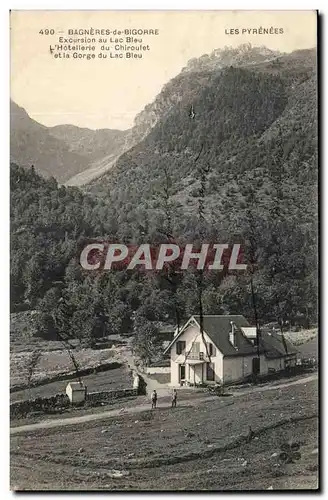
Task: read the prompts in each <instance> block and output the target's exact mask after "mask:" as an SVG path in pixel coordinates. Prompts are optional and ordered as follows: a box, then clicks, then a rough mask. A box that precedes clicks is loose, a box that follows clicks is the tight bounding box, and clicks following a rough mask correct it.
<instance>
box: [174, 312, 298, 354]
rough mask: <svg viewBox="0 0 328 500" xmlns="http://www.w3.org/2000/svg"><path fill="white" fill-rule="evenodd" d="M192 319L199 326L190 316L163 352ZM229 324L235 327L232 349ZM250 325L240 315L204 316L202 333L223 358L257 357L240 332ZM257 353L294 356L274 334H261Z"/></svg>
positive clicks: (249, 342) (291, 349)
mask: <svg viewBox="0 0 328 500" xmlns="http://www.w3.org/2000/svg"><path fill="white" fill-rule="evenodd" d="M192 319H194V320H195V321H196V323H197V324H198V326H199V321H200V318H199V316H197V315H195V316H192V317H191V318H190V319H189V321H188V322H186V324H185V325H184V326H183V328H182V329H181V331H180V333H179V334H178V335H176V336H175V337H174V339H173V340H172V342H170V344H169V345H168V346H167V348H166V349H165V352H167V351H168V350H169V349H170V347H171V346H172V345H173V344H174V343H175V342H176V340H177V339H178V338H179V337H180V335H181V334H182V333H183V332H184V331H185V329H186V327H187V326H188V325H189V323H190V322H191V320H192ZM231 322H233V323H234V325H235V342H236V347H234V346H233V345H232V344H231V342H230V340H229V334H230V332H231ZM250 326H251V325H250V324H249V322H248V321H247V319H246V318H245V317H244V316H242V315H222V316H220V315H214V316H211V315H205V316H203V328H204V332H205V333H206V334H207V335H208V336H209V338H210V339H211V340H212V342H213V344H214V345H215V346H216V347H217V348H218V349H219V351H220V352H221V353H222V354H223V356H248V355H257V353H258V349H257V346H256V345H254V344H253V343H252V342H251V341H250V340H249V339H248V338H247V337H246V335H245V334H244V333H243V332H242V330H241V328H242V327H250ZM259 343H260V346H259V351H260V353H261V354H264V355H265V356H266V357H267V358H276V357H282V356H286V355H290V354H296V353H297V350H296V349H295V347H294V346H293V345H292V344H291V343H290V342H288V341H287V340H285V339H284V337H282V336H281V335H279V334H277V333H274V334H269V333H267V332H265V331H264V332H262V331H261V334H260V339H259Z"/></svg>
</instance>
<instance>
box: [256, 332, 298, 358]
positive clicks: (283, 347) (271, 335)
mask: <svg viewBox="0 0 328 500" xmlns="http://www.w3.org/2000/svg"><path fill="white" fill-rule="evenodd" d="M260 346H261V348H262V350H263V351H264V354H265V356H266V357H267V358H281V357H282V356H288V355H291V354H297V352H298V351H297V349H296V347H295V346H294V345H293V344H292V343H291V342H289V340H287V339H286V338H285V337H284V336H282V335H281V334H279V333H277V332H268V331H266V330H261V335H260Z"/></svg>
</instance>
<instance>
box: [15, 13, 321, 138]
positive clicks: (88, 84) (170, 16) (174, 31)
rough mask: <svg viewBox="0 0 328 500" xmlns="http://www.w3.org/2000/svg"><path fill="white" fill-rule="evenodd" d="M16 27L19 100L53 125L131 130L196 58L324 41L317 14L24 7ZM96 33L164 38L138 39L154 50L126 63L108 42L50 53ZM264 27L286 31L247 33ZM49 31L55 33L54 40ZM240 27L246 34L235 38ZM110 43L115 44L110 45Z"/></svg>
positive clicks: (303, 46)
mask: <svg viewBox="0 0 328 500" xmlns="http://www.w3.org/2000/svg"><path fill="white" fill-rule="evenodd" d="M10 25H11V28H10V30H11V91H10V93H11V98H12V99H13V100H14V101H15V102H16V103H17V104H18V105H19V106H22V107H23V108H25V110H26V111H27V112H28V114H29V115H30V116H31V118H33V119H35V120H37V121H38V122H40V123H42V124H44V125H46V126H54V125H59V124H73V125H76V126H79V127H88V128H91V129H99V128H111V129H121V130H124V129H127V128H130V127H131V126H132V125H133V121H134V118H135V116H136V115H137V114H138V113H139V112H140V111H142V109H143V108H144V107H145V106H146V105H147V104H148V103H150V102H152V101H153V100H154V98H155V97H156V95H157V94H158V93H159V92H160V91H161V89H162V87H163V85H164V84H165V83H167V82H168V81H169V80H170V79H171V78H173V77H174V76H176V75H177V74H178V73H179V72H180V71H181V69H182V68H183V67H184V66H186V64H187V62H188V60H189V59H192V58H193V57H200V56H201V55H203V54H207V53H210V52H212V51H213V50H214V49H217V48H222V47H224V46H234V47H235V46H238V45H240V44H242V43H247V42H250V43H251V44H252V45H256V46H259V45H265V46H266V47H268V48H270V49H273V50H280V51H283V52H291V51H293V50H296V49H306V48H312V47H315V46H316V37H317V33H316V13H315V12H314V11H46V10H44V11H23V10H21V11H12V12H11V22H10ZM90 28H93V29H95V30H96V29H111V30H115V29H133V28H136V29H153V30H156V29H157V30H158V32H159V34H158V35H152V36H150V35H148V36H142V35H135V36H134V37H135V38H142V39H143V40H142V45H149V47H150V50H149V51H144V52H143V58H142V59H139V58H137V59H131V58H130V59H126V58H125V53H124V52H122V53H123V56H124V58H123V59H109V58H107V59H100V58H99V57H98V52H100V50H99V48H100V46H101V45H102V44H100V45H99V44H97V50H96V54H97V57H96V58H95V59H92V60H86V59H73V58H72V57H71V58H69V59H59V58H57V59H55V58H54V56H53V54H51V53H50V45H51V46H52V47H53V46H54V45H55V44H56V43H58V41H57V39H58V37H59V36H63V37H64V38H69V36H68V30H69V29H90ZM260 28H267V29H270V28H282V29H283V34H275V33H272V34H269V35H267V34H265V35H264V34H260V33H257V34H248V33H246V34H242V33H241V30H242V29H251V30H253V29H256V30H259V29H260ZM46 29H49V30H51V29H53V30H54V31H55V34H54V35H50V34H49V35H46V34H45V30H46ZM236 29H239V30H240V32H239V34H236V32H235V31H234V33H233V34H227V32H229V33H230V30H236ZM41 30H43V34H41V33H40V31H41ZM60 31H61V32H63V33H59V32H60ZM84 36H85V35H74V38H84ZM86 36H89V37H90V38H92V36H93V37H95V38H96V39H97V40H98V38H99V37H101V38H107V39H109V38H110V37H111V36H112V38H117V36H116V37H115V35H108V36H106V35H104V36H102V35H86ZM107 44H110V45H111V46H113V45H115V44H114V43H110V42H109V40H108V42H107ZM72 45H74V44H72ZM80 45H81V44H80ZM123 45H128V44H127V43H126V42H125V41H124V43H123ZM130 45H131V44H130ZM137 45H138V43H137Z"/></svg>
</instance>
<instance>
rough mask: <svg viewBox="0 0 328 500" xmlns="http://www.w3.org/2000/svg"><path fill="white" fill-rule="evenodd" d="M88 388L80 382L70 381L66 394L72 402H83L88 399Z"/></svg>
mask: <svg viewBox="0 0 328 500" xmlns="http://www.w3.org/2000/svg"><path fill="white" fill-rule="evenodd" d="M86 393H87V388H86V387H85V385H84V384H83V383H80V382H69V383H68V384H67V386H66V394H67V396H68V397H69V400H70V402H71V403H73V404H74V403H82V402H83V401H85V399H86Z"/></svg>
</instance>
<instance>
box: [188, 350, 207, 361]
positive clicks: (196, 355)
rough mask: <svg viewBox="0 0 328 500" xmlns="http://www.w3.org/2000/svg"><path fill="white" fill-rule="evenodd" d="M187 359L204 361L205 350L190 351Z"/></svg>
mask: <svg viewBox="0 0 328 500" xmlns="http://www.w3.org/2000/svg"><path fill="white" fill-rule="evenodd" d="M187 359H188V360H191V361H204V360H205V356H204V353H203V352H190V353H188V354H187Z"/></svg>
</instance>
